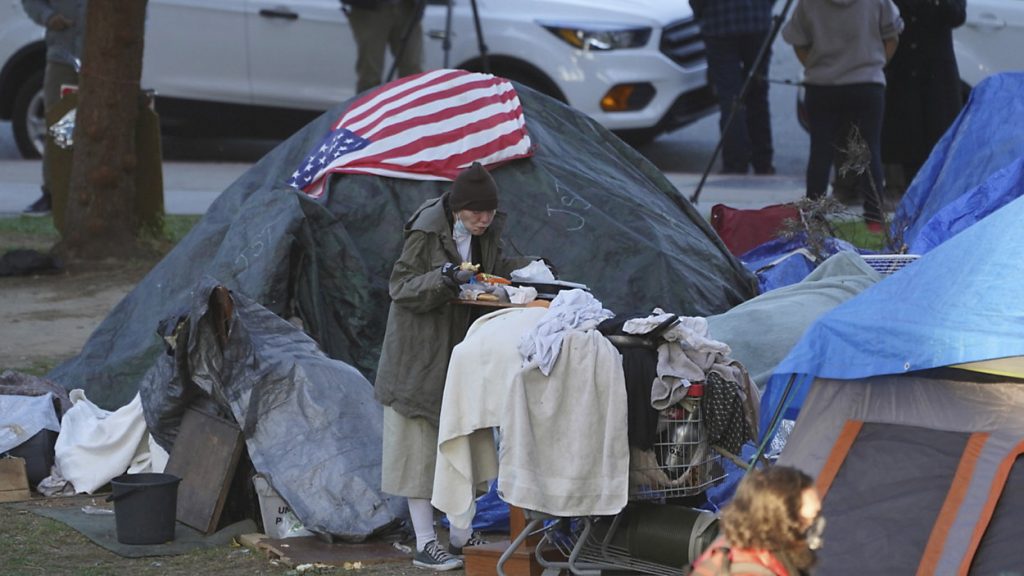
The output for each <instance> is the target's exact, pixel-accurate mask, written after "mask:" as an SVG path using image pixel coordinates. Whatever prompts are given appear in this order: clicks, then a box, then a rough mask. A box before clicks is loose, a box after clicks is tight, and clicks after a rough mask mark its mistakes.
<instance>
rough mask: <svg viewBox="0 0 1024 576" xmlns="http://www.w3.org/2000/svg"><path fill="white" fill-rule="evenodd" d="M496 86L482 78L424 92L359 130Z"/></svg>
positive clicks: (484, 97)
mask: <svg viewBox="0 0 1024 576" xmlns="http://www.w3.org/2000/svg"><path fill="white" fill-rule="evenodd" d="M496 86H497V84H496V83H494V82H491V81H489V80H482V81H474V82H467V83H466V84H462V85H459V86H452V87H450V88H447V89H445V90H439V91H437V92H431V93H429V94H424V95H422V96H420V97H419V98H416V99H414V100H410V101H409V102H406V103H405V104H403V105H402V106H399V107H398V108H394V109H392V110H388V111H387V113H386V114H381V115H380V117H378V118H377V119H376V120H374V121H373V122H371V123H370V124H367V125H365V126H360V127H359V128H358V132H359V133H360V134H370V133H372V132H373V130H374V129H375V128H377V127H378V126H379V125H380V124H381V123H383V122H386V121H387V119H388V118H389V117H392V116H395V115H397V114H401V113H403V112H406V111H409V110H414V109H416V108H420V107H423V106H426V105H428V104H432V103H434V102H439V101H441V100H445V99H448V98H451V97H453V96H458V95H460V94H464V93H466V92H468V91H469V90H476V89H479V88H494V87H496ZM508 93H510V94H511V95H512V97H515V91H514V90H509V91H508ZM497 96H499V94H494V93H493V92H491V93H490V94H482V95H480V96H477V97H476V98H475V99H474V100H473V102H479V101H485V100H487V99H492V98H495V97H497ZM444 113H445V112H444V111H437V112H433V113H431V115H437V114H444ZM428 117H429V116H428ZM420 118H423V116H421V117H420ZM355 124H356V122H355V121H349V122H347V125H348V126H353V125H355ZM373 137H374V138H379V136H377V135H376V134H374V135H373Z"/></svg>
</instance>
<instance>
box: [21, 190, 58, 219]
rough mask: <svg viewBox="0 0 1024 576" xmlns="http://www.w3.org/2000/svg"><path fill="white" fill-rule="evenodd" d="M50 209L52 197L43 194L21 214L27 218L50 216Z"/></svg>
mask: <svg viewBox="0 0 1024 576" xmlns="http://www.w3.org/2000/svg"><path fill="white" fill-rule="evenodd" d="M50 208H51V206H50V196H49V195H47V194H43V195H42V196H40V197H39V199H38V200H36V201H35V202H33V203H32V204H31V205H30V206H29V207H28V208H25V209H24V210H22V211H21V213H22V214H24V215H25V216H49V215H50Z"/></svg>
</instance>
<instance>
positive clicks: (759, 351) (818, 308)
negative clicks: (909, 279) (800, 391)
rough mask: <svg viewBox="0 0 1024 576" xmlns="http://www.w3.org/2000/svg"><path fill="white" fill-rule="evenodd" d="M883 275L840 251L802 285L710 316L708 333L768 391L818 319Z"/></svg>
mask: <svg viewBox="0 0 1024 576" xmlns="http://www.w3.org/2000/svg"><path fill="white" fill-rule="evenodd" d="M880 279H881V277H880V276H879V275H878V272H875V271H874V270H872V269H871V267H870V266H868V264H867V263H866V262H865V261H864V259H863V258H861V257H860V255H859V254H857V253H856V252H839V253H837V254H835V255H833V256H832V257H830V258H829V259H828V260H825V261H824V262H822V263H821V266H818V267H817V268H816V269H815V270H814V271H813V272H811V273H810V275H808V276H807V277H806V278H804V279H803V280H802V281H800V282H797V283H796V284H790V285H789V286H784V287H782V288H778V289H775V290H772V291H770V292H765V293H764V294H761V295H760V296H758V297H757V298H753V299H751V300H748V301H746V302H744V303H743V304H740V305H739V306H736V307H735V308H733V309H732V310H729V311H727V312H723V313H722V314H716V315H714V316H709V317H708V332H709V333H710V335H711V337H712V338H714V339H715V340H720V341H722V342H725V343H726V344H728V345H729V347H730V348H732V357H733V358H735V359H736V360H739V361H740V363H741V364H743V367H744V368H746V369H747V372H749V373H750V378H751V379H752V380H753V381H754V383H755V384H757V387H758V389H759V390H764V387H765V385H766V384H767V383H768V378H769V377H770V376H771V375H772V372H773V371H774V370H775V367H776V366H778V365H779V362H782V359H783V358H785V357H786V354H789V349H790V348H792V347H793V345H795V344H796V343H797V342H798V341H799V340H800V337H801V336H803V334H804V332H805V331H806V330H807V327H808V326H810V325H811V324H813V323H814V321H815V320H817V319H818V317H819V316H821V315H822V314H824V313H825V312H828V311H829V310H831V309H833V308H835V307H836V306H838V305H840V304H842V303H843V302H845V301H847V300H849V299H850V298H853V297H854V296H856V295H857V294H860V293H861V292H863V291H864V290H866V289H868V288H870V287H871V286H873V285H874V284H875V283H876V282H878V281H879V280H880Z"/></svg>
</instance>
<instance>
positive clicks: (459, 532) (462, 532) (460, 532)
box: [448, 526, 473, 548]
mask: <svg viewBox="0 0 1024 576" xmlns="http://www.w3.org/2000/svg"><path fill="white" fill-rule="evenodd" d="M472 535H473V528H472V527H469V528H456V527H455V526H451V529H450V530H449V532H448V541H449V542H451V543H452V546H455V547H457V548H462V547H463V546H465V545H466V542H469V537H470V536H472Z"/></svg>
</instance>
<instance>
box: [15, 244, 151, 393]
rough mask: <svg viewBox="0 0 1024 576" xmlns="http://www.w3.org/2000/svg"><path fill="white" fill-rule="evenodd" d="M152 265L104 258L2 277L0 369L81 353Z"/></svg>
mask: <svg viewBox="0 0 1024 576" xmlns="http://www.w3.org/2000/svg"><path fill="white" fill-rule="evenodd" d="M152 265H153V263H152V262H146V261H134V262H127V263H118V262H101V263H97V264H90V265H89V266H88V267H86V266H83V265H76V266H69V267H68V268H67V269H65V271H63V272H60V273H57V274H52V275H38V276H24V277H14V278H0V294H2V298H0V369H14V370H19V371H24V372H34V373H38V372H40V371H42V370H45V369H47V368H49V367H52V366H54V365H56V364H58V363H59V362H60V361H63V360H65V359H67V358H70V357H72V356H74V355H75V354H77V353H78V352H79V350H81V348H82V345H83V344H84V343H85V341H86V339H88V337H89V335H90V334H92V332H93V330H94V329H95V328H96V327H97V326H99V324H100V322H102V321H103V319H104V318H105V317H106V316H107V314H108V313H109V312H110V310H111V309H113V307H114V306H115V305H116V304H117V303H118V302H120V301H121V299H122V298H123V297H124V296H125V295H126V294H127V293H128V292H129V291H130V290H131V289H132V288H133V287H134V286H135V284H136V283H137V282H138V281H139V280H141V279H142V277H143V276H145V274H146V272H147V271H148V270H149V269H150V268H151V267H152Z"/></svg>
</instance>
